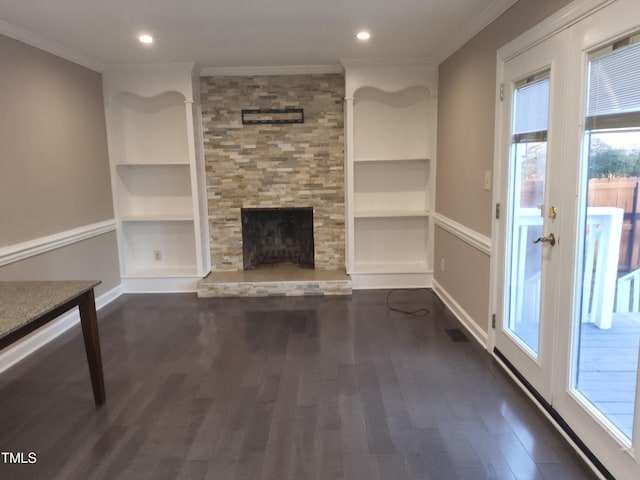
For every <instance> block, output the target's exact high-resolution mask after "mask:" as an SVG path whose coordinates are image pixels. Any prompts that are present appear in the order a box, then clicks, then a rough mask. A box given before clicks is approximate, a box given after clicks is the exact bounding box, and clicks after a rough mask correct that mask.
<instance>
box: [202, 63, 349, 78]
mask: <svg viewBox="0 0 640 480" xmlns="http://www.w3.org/2000/svg"><path fill="white" fill-rule="evenodd" d="M327 73H339V74H343V73H344V69H343V68H342V66H341V65H281V66H267V67H265V66H263V67H203V68H201V69H200V76H201V77H230V76H234V77H252V76H257V75H262V76H266V75H310V74H327Z"/></svg>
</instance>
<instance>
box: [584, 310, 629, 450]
mask: <svg viewBox="0 0 640 480" xmlns="http://www.w3.org/2000/svg"><path fill="white" fill-rule="evenodd" d="M581 329H582V330H581V335H580V346H581V348H580V358H579V360H578V362H579V369H578V390H579V391H580V392H581V393H582V394H583V395H584V396H585V397H586V398H587V399H588V400H589V401H590V402H591V403H593V404H594V405H595V406H596V407H597V408H598V410H600V411H601V412H602V413H603V414H604V415H606V416H607V418H608V419H609V420H610V421H611V422H612V423H613V424H614V425H616V426H617V427H618V428H619V429H620V430H621V431H622V432H623V433H624V434H625V435H626V436H627V437H628V438H631V432H632V429H633V404H634V401H635V391H636V381H637V370H638V348H639V345H640V313H615V314H614V316H613V322H612V326H611V329H609V330H601V329H599V328H598V327H596V326H595V325H594V324H591V323H583V324H582V325H581Z"/></svg>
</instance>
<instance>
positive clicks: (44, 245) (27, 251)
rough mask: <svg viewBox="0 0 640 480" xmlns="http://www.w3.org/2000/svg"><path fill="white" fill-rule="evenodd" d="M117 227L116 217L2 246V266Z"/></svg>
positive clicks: (0, 257) (0, 255) (0, 262)
mask: <svg viewBox="0 0 640 480" xmlns="http://www.w3.org/2000/svg"><path fill="white" fill-rule="evenodd" d="M115 229H116V221H115V220H114V219H111V220H105V221H104V222H98V223H92V224H91V225H84V226H82V227H78V228H73V229H71V230H67V231H65V232H60V233H54V234H53V235H47V236H46V237H40V238H36V239H34V240H29V241H26V242H22V243H17V244H15V245H10V246H8V247H3V248H0V267H2V266H4V265H8V264H10V263H14V262H19V261H20V260H25V259H27V258H29V257H33V256H35V255H40V254H42V253H46V252H49V251H51V250H56V249H58V248H62V247H66V246H67V245H72V244H74V243H77V242H81V241H82V240H87V239H89V238H93V237H97V236H99V235H103V234H105V233H109V232H113V231H115Z"/></svg>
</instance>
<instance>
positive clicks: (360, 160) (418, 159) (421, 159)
mask: <svg viewBox="0 0 640 480" xmlns="http://www.w3.org/2000/svg"><path fill="white" fill-rule="evenodd" d="M353 161H354V162H355V163H370V162H398V163H401V162H428V161H429V159H428V158H426V157H413V158H407V157H405V158H354V159H353Z"/></svg>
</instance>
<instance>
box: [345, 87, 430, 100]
mask: <svg viewBox="0 0 640 480" xmlns="http://www.w3.org/2000/svg"><path fill="white" fill-rule="evenodd" d="M421 94H422V95H423V96H424V99H425V100H429V99H431V98H432V97H433V94H432V92H431V90H430V89H429V88H427V87H425V86H423V85H412V86H409V87H404V88H400V89H397V90H384V89H381V88H378V87H373V86H369V85H363V86H361V87H358V88H357V89H356V90H355V91H354V92H353V100H354V101H355V102H357V101H358V100H359V99H362V98H366V97H370V96H375V97H376V98H377V99H379V101H380V100H383V99H387V98H388V99H389V100H391V99H394V100H397V99H402V98H407V99H413V98H416V97H418V96H420V95H421Z"/></svg>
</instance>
